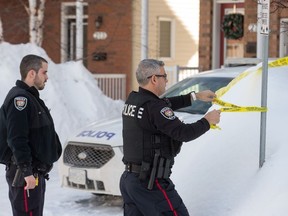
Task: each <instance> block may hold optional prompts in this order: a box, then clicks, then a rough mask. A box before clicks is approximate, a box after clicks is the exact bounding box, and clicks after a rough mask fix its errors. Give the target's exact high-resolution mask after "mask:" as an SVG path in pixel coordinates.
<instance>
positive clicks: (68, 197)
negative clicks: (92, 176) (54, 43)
mask: <svg viewBox="0 0 288 216" xmlns="http://www.w3.org/2000/svg"><path fill="white" fill-rule="evenodd" d="M28 53H34V54H38V55H42V56H44V57H46V58H47V59H49V57H48V56H47V55H46V53H45V51H44V50H42V49H41V48H38V47H35V46H33V45H31V44H22V45H10V44H7V43H4V44H0V59H1V61H0V73H1V77H0V86H1V89H0V104H2V102H3V100H4V97H5V96H6V94H7V92H8V90H9V89H10V88H11V87H12V86H13V85H14V83H15V80H16V79H19V77H20V76H19V69H18V67H19V63H20V60H21V59H22V57H23V56H24V55H26V54H28ZM48 70H49V72H48V76H49V80H48V82H47V84H46V87H45V89H44V90H43V91H42V92H41V97H42V98H43V99H44V100H45V102H46V104H47V106H48V107H50V108H51V114H52V116H53V118H54V121H55V125H56V130H57V131H58V133H59V135H60V138H61V141H62V142H63V143H64V142H65V139H66V137H67V136H68V134H70V133H73V131H74V130H75V129H76V128H78V127H81V126H84V125H85V124H87V123H89V122H91V121H94V120H99V119H102V118H107V117H113V116H119V115H120V113H121V109H122V106H123V102H122V101H113V100H111V99H109V98H107V97H105V96H104V95H103V94H102V92H101V91H100V90H99V89H98V87H97V85H96V81H95V80H94V79H93V77H92V76H91V75H90V74H89V72H88V71H87V70H86V69H85V68H84V67H83V66H82V65H81V64H79V63H77V62H67V63H65V64H58V65H56V64H54V63H53V62H50V63H49V68H48ZM250 71H251V74H250V75H248V76H247V77H245V78H243V79H242V80H240V81H239V82H237V83H236V84H235V85H234V86H232V87H231V89H229V91H228V92H227V93H226V94H224V95H223V97H221V99H223V100H224V101H227V102H231V103H234V104H238V105H242V106H260V95H261V94H260V93H261V92H260V91H261V87H260V86H261V73H259V72H257V70H256V68H252V69H250ZM287 83H288V67H287V66H285V67H277V68H276V69H271V70H269V80H268V86H269V88H268V109H269V110H268V113H267V142H266V162H265V164H264V166H263V167H262V168H261V169H259V167H258V166H259V162H258V160H259V137H260V134H259V127H260V113H258V112H253V113H252V112H250V113H248V112H238V113H222V114H221V122H220V124H219V126H220V127H221V129H222V130H210V131H209V132H207V133H206V134H205V135H204V136H202V137H200V138H199V139H197V140H196V141H193V142H191V143H189V144H184V145H183V149H182V151H181V153H180V154H179V155H178V156H177V158H176V164H175V167H174V169H173V174H172V179H173V180H174V182H175V184H176V189H177V190H178V192H179V193H180V194H181V195H182V197H183V200H184V202H185V204H186V206H187V208H188V209H189V212H190V214H191V215H193V216H258V215H261V216H287V215H288V205H287V202H288V172H287V167H288V157H287V154H288V145H287V140H288V133H287V122H288V115H287V112H286V110H287V105H288V102H287V101H288V100H287V98H288V97H287V92H288V85H287ZM212 108H219V107H218V106H216V105H215V106H213V107H212ZM50 176H51V179H50V180H49V181H48V182H47V193H46V202H45V208H44V215H45V216H56V215H63V216H65V215H69V216H80V215H81V216H88V215H99V216H100V215H101V216H106V215H116V216H118V215H123V212H122V207H121V200H119V199H113V198H110V199H108V198H107V197H106V198H105V197H99V196H95V195H93V194H90V193H85V192H81V191H77V190H72V189H67V188H61V187H60V180H59V176H58V170H57V163H56V164H55V167H54V170H53V171H52V173H51V175H50ZM0 185H1V187H0V194H1V195H2V196H1V199H0V210H1V211H0V212H1V213H0V215H3V216H9V215H12V214H11V207H10V203H9V200H8V194H7V193H8V191H7V184H6V181H5V171H4V166H3V165H0Z"/></svg>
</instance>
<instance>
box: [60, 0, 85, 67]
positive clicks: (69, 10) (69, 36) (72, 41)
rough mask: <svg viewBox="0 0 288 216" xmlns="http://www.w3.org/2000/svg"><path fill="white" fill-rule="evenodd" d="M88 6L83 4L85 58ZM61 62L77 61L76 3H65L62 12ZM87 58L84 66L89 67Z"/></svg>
mask: <svg viewBox="0 0 288 216" xmlns="http://www.w3.org/2000/svg"><path fill="white" fill-rule="evenodd" d="M87 14H88V4H87V3H83V56H87V23H88V22H87V20H88V15H87ZM61 25H62V26H61V62H65V61H69V60H75V59H76V37H77V35H76V3H75V2H64V3H62V10H61ZM86 61H87V60H86V58H84V61H83V64H84V65H87V62H86Z"/></svg>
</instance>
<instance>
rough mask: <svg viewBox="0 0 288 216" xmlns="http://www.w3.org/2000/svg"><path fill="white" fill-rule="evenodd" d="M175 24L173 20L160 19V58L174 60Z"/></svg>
mask: <svg viewBox="0 0 288 216" xmlns="http://www.w3.org/2000/svg"><path fill="white" fill-rule="evenodd" d="M173 31H174V30H173V22H172V20H171V19H165V18H160V19H159V57H160V58H172V52H173V46H172V39H173V38H172V37H173Z"/></svg>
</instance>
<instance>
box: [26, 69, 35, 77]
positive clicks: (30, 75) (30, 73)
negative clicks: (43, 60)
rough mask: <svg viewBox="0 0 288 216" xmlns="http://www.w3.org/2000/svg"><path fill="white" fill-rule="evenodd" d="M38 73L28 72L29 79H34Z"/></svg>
mask: <svg viewBox="0 0 288 216" xmlns="http://www.w3.org/2000/svg"><path fill="white" fill-rule="evenodd" d="M36 74H37V73H36V71H35V70H30V71H28V73H27V77H28V78H30V79H34V77H35V76H36Z"/></svg>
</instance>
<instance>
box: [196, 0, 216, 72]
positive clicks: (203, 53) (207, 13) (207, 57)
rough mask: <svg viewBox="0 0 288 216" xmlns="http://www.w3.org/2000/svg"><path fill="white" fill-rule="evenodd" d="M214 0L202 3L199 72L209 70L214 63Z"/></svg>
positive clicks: (206, 0)
mask: <svg viewBox="0 0 288 216" xmlns="http://www.w3.org/2000/svg"><path fill="white" fill-rule="evenodd" d="M212 9H213V0H205V1H203V0H202V1H200V25H199V29H200V30H199V71H205V70H209V69H210V68H211V62H212Z"/></svg>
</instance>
